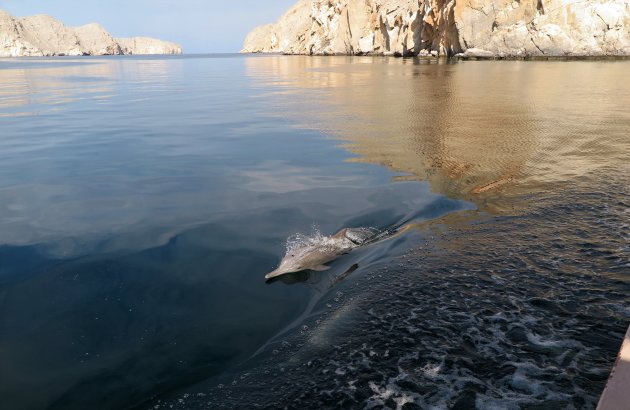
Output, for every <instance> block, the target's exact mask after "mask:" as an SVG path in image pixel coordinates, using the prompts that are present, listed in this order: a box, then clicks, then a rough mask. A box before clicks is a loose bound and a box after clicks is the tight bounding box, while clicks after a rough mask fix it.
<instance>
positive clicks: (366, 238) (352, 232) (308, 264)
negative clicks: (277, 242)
mask: <svg viewBox="0 0 630 410" xmlns="http://www.w3.org/2000/svg"><path fill="white" fill-rule="evenodd" d="M381 234H382V233H381V232H380V231H378V230H377V229H374V228H343V229H342V230H340V231H339V232H337V233H336V234H334V235H332V236H322V235H321V234H317V235H316V236H315V237H314V238H307V240H306V241H302V242H301V243H299V244H298V245H294V246H289V245H288V246H287V253H286V255H284V257H283V258H282V260H281V261H280V264H279V265H278V268H276V269H275V270H273V271H271V272H269V273H268V274H266V275H265V279H271V278H275V277H278V276H281V275H285V274H287V273H293V272H300V271H303V270H314V271H324V270H327V269H330V267H329V266H326V264H327V263H328V262H331V261H333V260H335V259H337V258H338V257H340V256H342V255H345V254H346V253H348V252H350V251H351V250H352V249H354V248H358V247H359V246H361V245H365V244H367V243H371V242H374V240H375V239H378V238H380V236H381Z"/></svg>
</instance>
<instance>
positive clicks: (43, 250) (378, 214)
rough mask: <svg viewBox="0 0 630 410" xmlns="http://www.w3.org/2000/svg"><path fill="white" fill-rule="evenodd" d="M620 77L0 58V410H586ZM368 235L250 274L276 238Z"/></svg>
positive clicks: (617, 310)
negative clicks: (370, 238) (308, 267)
mask: <svg viewBox="0 0 630 410" xmlns="http://www.w3.org/2000/svg"><path fill="white" fill-rule="evenodd" d="M628 72H630V61H629V60H623V59H622V60H583V61H567V60H562V59H559V60H549V61H461V60H446V59H433V58H394V57H369V56H361V57H358V56H357V57H347V56H325V57H316V56H284V55H237V54H216V55H184V56H147V57H143V56H116V57H114V56H111V57H81V58H77V57H57V58H13V59H0V407H1V408H2V409H8V410H9V409H10V410H31V409H51V410H55V409H69V410H74V409H77V410H83V409H155V410H157V409H222V408H225V409H251V408H263V409H276V408H286V409H311V408H312V409H325V408H344V409H345V408H347V409H354V408H358V409H383V408H387V409H406V410H408V409H418V408H420V409H474V408H477V409H594V408H595V407H596V405H597V401H598V398H599V396H600V394H601V392H602V390H603V388H604V386H605V383H606V380H607V378H608V376H609V373H610V371H611V368H612V366H613V363H614V361H615V357H616V354H617V351H618V349H619V347H620V344H621V341H622V339H623V335H624V333H625V331H626V329H627V327H628V324H629V323H630V109H629V107H630V82H629V81H628V80H627V78H628V76H627V74H628ZM347 227H350V228H370V229H372V230H374V231H377V232H386V233H388V235H387V236H383V237H382V240H379V241H375V242H371V243H368V244H366V245H365V246H359V247H357V248H356V249H353V250H351V251H350V252H348V253H347V254H345V255H343V256H341V257H340V258H338V259H336V260H334V261H332V262H330V263H329V267H330V269H328V270H326V271H301V272H296V273H290V274H287V275H283V276H281V277H278V278H276V279H274V280H271V281H266V280H265V274H266V273H268V272H270V271H272V270H274V269H275V268H276V267H277V266H278V263H279V262H280V260H281V259H282V257H283V256H284V255H285V252H286V249H287V247H288V248H289V249H291V247H292V246H295V244H296V241H298V240H301V241H303V242H304V241H305V240H306V241H307V242H309V241H310V242H309V243H314V242H317V241H319V240H325V239H326V238H327V237H329V236H330V235H333V234H335V233H336V232H337V231H339V230H340V229H342V228H347Z"/></svg>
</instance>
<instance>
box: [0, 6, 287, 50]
mask: <svg viewBox="0 0 630 410" xmlns="http://www.w3.org/2000/svg"><path fill="white" fill-rule="evenodd" d="M296 2H297V0H267V1H265V0H205V1H204V0H0V9H4V10H6V11H7V12H9V13H11V14H12V15H13V16H15V17H24V16H30V15H33V14H42V13H43V14H49V15H51V16H53V17H54V18H56V19H58V20H61V21H63V22H64V23H65V24H66V25H68V26H80V25H83V24H87V23H93V22H96V23H99V24H101V25H102V26H103V27H105V28H106V29H107V31H109V32H110V33H111V34H112V35H113V36H114V37H132V36H149V37H155V38H159V39H162V40H169V41H175V42H177V43H180V44H181V45H182V46H183V47H184V52H185V53H230V52H238V51H239V50H240V49H241V47H242V45H243V39H244V38H245V36H246V35H247V33H248V32H249V31H250V30H251V29H252V28H254V27H255V26H258V25H260V24H266V23H271V22H274V21H276V20H277V19H278V17H280V16H281V15H282V14H283V13H284V12H285V11H286V10H287V9H288V8H289V7H290V6H291V5H293V4H294V3H296Z"/></svg>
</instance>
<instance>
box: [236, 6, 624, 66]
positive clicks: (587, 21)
mask: <svg viewBox="0 0 630 410" xmlns="http://www.w3.org/2000/svg"><path fill="white" fill-rule="evenodd" d="M629 26H630V5H629V3H628V2H627V1H626V0H585V1H581V2H566V1H563V0H520V1H513V0H499V1H489V0H461V1H459V2H456V1H455V0H451V1H447V0H338V1H334V2H333V1H329V0H312V1H311V0H300V1H299V2H298V3H297V4H295V5H294V6H293V7H292V8H291V9H290V10H289V11H288V12H287V13H286V14H285V15H284V16H282V17H281V18H280V19H279V20H278V22H277V23H275V24H268V25H265V26H260V27H258V28H256V29H254V30H253V31H252V32H251V33H250V34H249V35H248V36H247V38H246V39H245V43H244V46H243V52H281V53H287V54H366V53H369V54H383V55H431V54H432V53H431V52H432V51H434V52H437V53H438V54H439V55H454V54H457V53H461V52H465V51H466V50H467V49H473V50H486V51H487V52H489V53H492V56H500V57H527V56H597V55H628V54H629V53H630V30H628V27H629Z"/></svg>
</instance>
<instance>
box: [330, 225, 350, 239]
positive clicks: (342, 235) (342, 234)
mask: <svg viewBox="0 0 630 410" xmlns="http://www.w3.org/2000/svg"><path fill="white" fill-rule="evenodd" d="M347 231H348V228H343V229H342V230H340V231H339V232H337V233H336V234H334V235H333V236H332V237H333V238H334V239H341V238H345V237H346V232H347Z"/></svg>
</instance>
